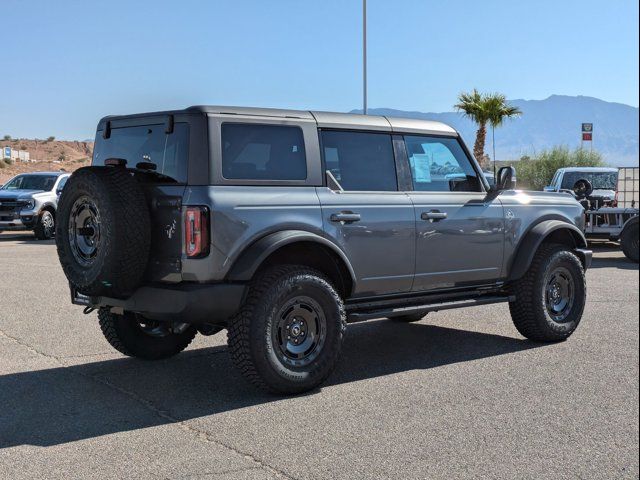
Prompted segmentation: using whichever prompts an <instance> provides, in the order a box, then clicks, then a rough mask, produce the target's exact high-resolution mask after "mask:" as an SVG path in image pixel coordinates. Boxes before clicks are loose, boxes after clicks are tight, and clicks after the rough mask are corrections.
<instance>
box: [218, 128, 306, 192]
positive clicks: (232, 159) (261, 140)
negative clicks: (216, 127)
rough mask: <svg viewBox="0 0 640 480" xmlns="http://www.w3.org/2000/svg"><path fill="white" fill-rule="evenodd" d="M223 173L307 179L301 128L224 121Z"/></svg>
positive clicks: (235, 176) (246, 177) (241, 176)
mask: <svg viewBox="0 0 640 480" xmlns="http://www.w3.org/2000/svg"><path fill="white" fill-rule="evenodd" d="M222 176H223V177H224V178H227V179H242V180H305V179H306V178H307V160H306V156H305V150H304V138H303V135H302V130H301V129H300V128H299V127H294V126H285V125H259V124H248V123H247V124H241V123H223V124H222Z"/></svg>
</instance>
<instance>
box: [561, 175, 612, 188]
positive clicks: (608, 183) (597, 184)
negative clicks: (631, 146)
mask: <svg viewBox="0 0 640 480" xmlns="http://www.w3.org/2000/svg"><path fill="white" fill-rule="evenodd" d="M578 180H589V182H590V183H591V185H593V188H594V189H600V190H617V188H618V172H564V176H563V177H562V186H561V188H565V189H568V190H572V189H573V186H574V185H575V184H576V182H577V181H578Z"/></svg>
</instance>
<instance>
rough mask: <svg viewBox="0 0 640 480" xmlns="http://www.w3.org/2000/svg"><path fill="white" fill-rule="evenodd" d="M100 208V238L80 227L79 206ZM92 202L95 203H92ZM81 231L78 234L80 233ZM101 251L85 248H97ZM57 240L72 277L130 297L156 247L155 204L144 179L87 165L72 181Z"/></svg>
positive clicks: (93, 292) (89, 289) (90, 289)
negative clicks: (153, 243) (83, 232)
mask: <svg viewBox="0 0 640 480" xmlns="http://www.w3.org/2000/svg"><path fill="white" fill-rule="evenodd" d="M83 205H85V207H84V210H83V211H85V212H86V211H91V209H92V208H93V209H95V210H96V211H97V212H98V214H97V215H96V216H95V217H96V218H97V220H96V221H95V222H93V223H92V225H93V224H94V223H95V224H96V225H97V228H91V229H89V231H92V232H97V235H95V242H94V241H93V240H92V243H91V247H87V246H86V242H85V243H84V244H82V242H83V241H84V240H83V238H88V237H82V238H81V236H80V235H79V234H77V233H74V231H75V232H78V231H79V229H77V228H76V229H74V228H73V225H74V224H77V222H78V221H80V220H79V217H80V214H78V213H77V212H78V209H82V208H83ZM87 205H89V206H87ZM74 235H75V236H74ZM94 244H95V253H91V254H86V252H81V248H80V246H79V245H81V246H82V247H83V248H85V249H87V248H89V249H91V248H93V245H94ZM56 245H57V249H58V256H59V258H60V263H61V264H62V268H63V270H64V273H65V274H66V276H67V279H68V280H69V282H70V283H71V285H73V286H74V287H75V288H77V289H78V291H79V292H81V293H83V294H85V295H90V296H107V297H115V298H126V297H128V296H129V295H131V293H133V291H135V289H136V288H137V287H138V286H139V285H140V283H141V282H142V279H143V276H144V273H145V269H146V267H147V262H148V259H149V247H150V218H149V209H148V207H147V203H146V201H145V197H144V194H143V192H142V189H141V188H140V186H139V184H138V182H137V181H136V179H135V178H133V176H132V175H131V174H130V173H128V172H127V171H126V170H125V169H122V168H118V167H85V168H81V169H79V170H77V171H76V172H75V173H74V174H73V175H72V176H71V177H70V178H69V181H68V182H67V184H66V186H65V189H64V191H63V193H62V195H61V197H60V202H59V205H58V214H57V228H56Z"/></svg>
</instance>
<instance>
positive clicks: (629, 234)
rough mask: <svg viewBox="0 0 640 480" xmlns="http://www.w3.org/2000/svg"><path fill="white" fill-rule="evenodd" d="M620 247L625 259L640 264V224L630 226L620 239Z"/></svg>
mask: <svg viewBox="0 0 640 480" xmlns="http://www.w3.org/2000/svg"><path fill="white" fill-rule="evenodd" d="M620 247H622V252H623V253H624V255H625V257H627V258H628V259H629V260H631V261H632V262H636V263H638V255H639V252H638V224H637V223H636V224H635V225H630V226H629V228H627V229H626V230H625V231H624V232H623V234H622V236H621V237H620Z"/></svg>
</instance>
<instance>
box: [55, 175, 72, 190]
mask: <svg viewBox="0 0 640 480" xmlns="http://www.w3.org/2000/svg"><path fill="white" fill-rule="evenodd" d="M67 180H69V177H62V178H61V179H60V181H59V182H58V186H57V187H56V190H57V191H59V192H61V191H62V190H64V186H65V185H66V184H67Z"/></svg>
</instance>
